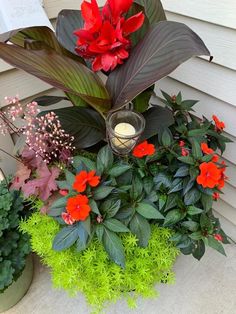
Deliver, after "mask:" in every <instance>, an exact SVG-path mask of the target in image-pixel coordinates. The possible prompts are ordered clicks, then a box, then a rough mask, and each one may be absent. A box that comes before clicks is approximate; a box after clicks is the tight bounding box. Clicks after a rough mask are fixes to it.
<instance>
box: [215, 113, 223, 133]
mask: <svg viewBox="0 0 236 314" xmlns="http://www.w3.org/2000/svg"><path fill="white" fill-rule="evenodd" d="M212 119H213V120H214V122H215V129H216V131H217V132H219V133H221V132H222V131H223V130H224V128H225V124H224V122H223V121H220V120H219V119H218V117H217V116H215V115H213V116H212Z"/></svg>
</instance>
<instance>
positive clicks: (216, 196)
mask: <svg viewBox="0 0 236 314" xmlns="http://www.w3.org/2000/svg"><path fill="white" fill-rule="evenodd" d="M212 198H213V200H214V201H217V200H218V199H219V198H220V194H219V193H217V192H214V193H213V195H212Z"/></svg>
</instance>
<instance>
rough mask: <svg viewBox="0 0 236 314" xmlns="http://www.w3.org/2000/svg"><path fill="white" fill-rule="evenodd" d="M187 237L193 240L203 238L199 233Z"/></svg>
mask: <svg viewBox="0 0 236 314" xmlns="http://www.w3.org/2000/svg"><path fill="white" fill-rule="evenodd" d="M189 237H190V238H191V239H193V240H201V239H203V238H204V237H203V235H202V233H201V231H196V232H193V233H192V234H190V235H189Z"/></svg>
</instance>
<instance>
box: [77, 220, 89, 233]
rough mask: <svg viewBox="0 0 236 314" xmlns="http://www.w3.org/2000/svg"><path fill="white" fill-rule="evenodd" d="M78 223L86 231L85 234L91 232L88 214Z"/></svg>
mask: <svg viewBox="0 0 236 314" xmlns="http://www.w3.org/2000/svg"><path fill="white" fill-rule="evenodd" d="M79 225H80V226H82V228H83V229H84V231H86V232H87V234H89V235H90V234H91V218H90V216H88V218H87V219H86V220H83V221H80V222H79Z"/></svg>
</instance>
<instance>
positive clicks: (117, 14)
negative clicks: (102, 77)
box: [74, 0, 145, 72]
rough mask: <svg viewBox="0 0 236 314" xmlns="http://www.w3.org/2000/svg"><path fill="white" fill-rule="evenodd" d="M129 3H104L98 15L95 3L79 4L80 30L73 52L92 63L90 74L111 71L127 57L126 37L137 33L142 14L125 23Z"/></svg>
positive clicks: (115, 0)
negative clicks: (81, 19)
mask: <svg viewBox="0 0 236 314" xmlns="http://www.w3.org/2000/svg"><path fill="white" fill-rule="evenodd" d="M132 3H133V0H107V2H106V4H105V6H104V8H103V10H102V11H101V12H100V10H99V8H98V4H97V1H96V0H91V3H89V2H87V1H83V3H82V5H81V11H82V17H83V19H84V21H85V23H84V27H83V29H79V30H76V31H75V32H74V34H75V35H76V36H77V37H78V40H77V43H76V48H75V50H76V52H77V53H78V54H79V55H80V56H81V57H83V58H85V59H91V60H92V68H93V71H99V70H104V71H105V72H107V71H109V70H114V69H115V68H116V66H117V65H118V64H122V63H123V62H124V60H125V59H127V58H128V57H129V50H130V48H131V41H130V38H129V36H130V34H132V33H133V32H135V31H137V30H138V29H139V28H140V27H141V26H142V25H143V22H144V18H145V16H144V14H143V13H142V12H139V13H138V14H136V15H133V16H131V17H130V18H128V19H127V20H126V19H125V17H124V15H125V14H126V13H127V12H128V10H129V9H130V7H131V5H132Z"/></svg>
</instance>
